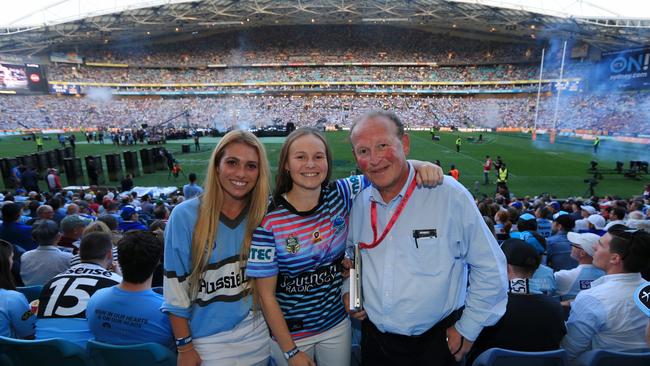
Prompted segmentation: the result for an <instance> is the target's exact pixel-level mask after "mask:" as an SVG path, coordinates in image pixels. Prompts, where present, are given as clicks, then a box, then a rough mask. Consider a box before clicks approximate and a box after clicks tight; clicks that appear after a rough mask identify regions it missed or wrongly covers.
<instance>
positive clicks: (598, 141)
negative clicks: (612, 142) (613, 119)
mask: <svg viewBox="0 0 650 366" xmlns="http://www.w3.org/2000/svg"><path fill="white" fill-rule="evenodd" d="M599 145H600V137H598V136H596V139H595V140H594V154H596V153H597V152H598V146H599Z"/></svg>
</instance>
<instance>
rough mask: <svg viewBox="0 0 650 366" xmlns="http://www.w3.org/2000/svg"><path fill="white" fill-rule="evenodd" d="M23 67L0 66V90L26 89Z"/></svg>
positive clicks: (24, 69)
mask: <svg viewBox="0 0 650 366" xmlns="http://www.w3.org/2000/svg"><path fill="white" fill-rule="evenodd" d="M27 80H28V79H27V70H26V68H25V65H10V64H0V90H26V89H28V81H27Z"/></svg>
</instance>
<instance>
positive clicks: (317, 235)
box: [311, 230, 321, 243]
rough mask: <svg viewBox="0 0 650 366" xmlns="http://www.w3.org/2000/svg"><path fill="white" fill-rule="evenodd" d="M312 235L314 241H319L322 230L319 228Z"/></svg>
mask: <svg viewBox="0 0 650 366" xmlns="http://www.w3.org/2000/svg"><path fill="white" fill-rule="evenodd" d="M311 237H312V238H313V239H314V243H318V242H319V241H321V237H320V231H318V230H316V231H314V232H313V233H311Z"/></svg>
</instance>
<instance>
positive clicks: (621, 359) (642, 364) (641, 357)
mask: <svg viewBox="0 0 650 366" xmlns="http://www.w3.org/2000/svg"><path fill="white" fill-rule="evenodd" d="M577 364H578V365H579V366H610V365H611V366H648V365H650V350H645V352H615V351H608V350H604V349H596V350H591V351H589V352H585V353H584V354H583V355H582V356H580V357H579V358H578V361H577Z"/></svg>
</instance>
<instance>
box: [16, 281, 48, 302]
mask: <svg viewBox="0 0 650 366" xmlns="http://www.w3.org/2000/svg"><path fill="white" fill-rule="evenodd" d="M42 289H43V286H41V285H37V286H25V287H16V291H18V292H20V293H22V294H23V295H25V297H26V298H27V302H32V301H34V300H36V299H38V297H39V296H40V295H41V290H42Z"/></svg>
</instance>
